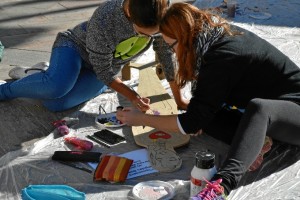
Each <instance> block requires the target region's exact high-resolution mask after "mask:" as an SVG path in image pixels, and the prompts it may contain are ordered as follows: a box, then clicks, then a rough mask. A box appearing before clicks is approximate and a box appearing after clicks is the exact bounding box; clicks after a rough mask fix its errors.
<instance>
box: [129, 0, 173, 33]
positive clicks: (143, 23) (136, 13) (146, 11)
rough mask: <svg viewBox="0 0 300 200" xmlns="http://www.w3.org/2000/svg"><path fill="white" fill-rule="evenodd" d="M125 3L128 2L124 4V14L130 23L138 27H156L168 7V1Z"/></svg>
mask: <svg viewBox="0 0 300 200" xmlns="http://www.w3.org/2000/svg"><path fill="white" fill-rule="evenodd" d="M125 1H126V0H125ZM125 1H124V2H125ZM127 1H128V2H125V4H124V11H125V14H126V16H127V17H128V19H129V20H130V21H131V22H132V23H134V24H136V25H138V26H140V27H154V26H158V25H159V22H160V20H161V18H162V17H163V15H164V13H165V12H166V10H167V8H168V7H169V0H127Z"/></svg>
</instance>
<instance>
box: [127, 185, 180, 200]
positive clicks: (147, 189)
mask: <svg viewBox="0 0 300 200" xmlns="http://www.w3.org/2000/svg"><path fill="white" fill-rule="evenodd" d="M132 194H133V196H134V198H135V199H137V200H156V199H160V200H169V199H172V198H173V197H174V195H175V188H174V186H173V185H171V184H170V183H168V182H164V181H146V182H141V183H138V184H137V185H135V186H134V187H133V189H132Z"/></svg>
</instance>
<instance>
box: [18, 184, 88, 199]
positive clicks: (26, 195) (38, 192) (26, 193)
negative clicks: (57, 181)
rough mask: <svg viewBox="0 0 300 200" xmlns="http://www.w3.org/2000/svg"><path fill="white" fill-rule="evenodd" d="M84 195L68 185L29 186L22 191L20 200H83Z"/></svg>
mask: <svg viewBox="0 0 300 200" xmlns="http://www.w3.org/2000/svg"><path fill="white" fill-rule="evenodd" d="M85 198H86V197H85V193H83V192H80V191H78V190H76V189H74V188H72V187H70V186H68V185H29V186H28V187H26V188H24V189H22V200H40V199H43V200H50V199H51V200H54V199H55V200H68V199H69V200H85Z"/></svg>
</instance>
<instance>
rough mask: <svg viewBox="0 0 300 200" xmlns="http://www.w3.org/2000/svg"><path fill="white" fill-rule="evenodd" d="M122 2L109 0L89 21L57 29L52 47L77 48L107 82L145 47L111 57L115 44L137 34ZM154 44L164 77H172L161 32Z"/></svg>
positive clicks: (170, 54) (170, 55)
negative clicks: (124, 56)
mask: <svg viewBox="0 0 300 200" xmlns="http://www.w3.org/2000/svg"><path fill="white" fill-rule="evenodd" d="M122 5H123V0H110V1H107V2H105V3H103V4H101V5H100V6H99V7H98V8H97V9H96V10H95V12H94V14H93V15H92V17H91V18H90V19H89V20H88V21H85V22H83V23H81V24H78V25H77V26H75V27H74V28H73V29H69V30H67V31H65V32H60V33H58V35H57V38H56V40H55V42H54V44H53V48H56V47H63V46H67V47H71V48H74V49H76V50H77V51H78V52H79V54H80V56H81V57H82V59H83V60H84V61H85V62H87V63H88V64H89V65H90V66H91V67H92V69H93V70H94V72H95V73H96V75H97V78H98V79H100V80H102V81H103V82H104V83H105V84H106V85H109V84H110V83H111V82H112V81H113V80H114V79H115V78H116V75H117V74H118V73H119V72H120V70H121V67H122V66H123V65H124V64H126V63H127V62H129V61H130V60H132V59H134V58H136V57H137V56H139V55H141V54H142V53H143V52H144V51H146V50H147V49H145V50H143V51H142V52H140V53H139V54H137V55H136V56H134V57H131V58H129V59H127V60H121V59H118V58H114V51H115V48H116V46H117V45H118V44H119V43H120V42H122V41H124V40H126V39H128V38H130V37H132V36H134V35H136V33H135V31H134V29H133V24H132V22H130V21H129V20H128V19H127V18H126V16H125V14H124V12H123V7H122ZM153 48H154V50H155V51H156V53H157V56H158V60H159V62H160V63H161V64H162V66H163V70H164V72H165V76H166V78H167V80H168V81H170V80H173V78H174V68H173V62H172V52H171V51H170V49H169V48H168V46H167V44H166V43H165V42H164V41H163V39H162V37H161V36H158V37H155V39H154V42H153Z"/></svg>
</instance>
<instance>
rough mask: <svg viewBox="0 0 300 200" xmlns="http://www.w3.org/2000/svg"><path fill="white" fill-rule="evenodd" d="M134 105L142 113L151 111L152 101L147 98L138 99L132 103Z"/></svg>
mask: <svg viewBox="0 0 300 200" xmlns="http://www.w3.org/2000/svg"><path fill="white" fill-rule="evenodd" d="M131 103H132V105H133V106H134V107H136V108H137V109H138V110H140V111H142V112H146V111H147V110H149V109H150V99H149V98H145V97H143V98H142V97H137V98H135V99H134V100H133V101H131Z"/></svg>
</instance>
